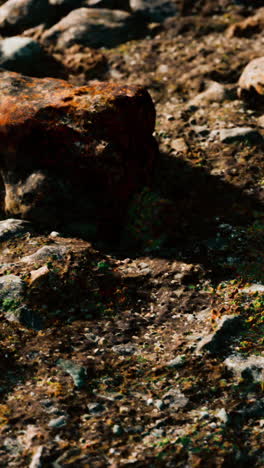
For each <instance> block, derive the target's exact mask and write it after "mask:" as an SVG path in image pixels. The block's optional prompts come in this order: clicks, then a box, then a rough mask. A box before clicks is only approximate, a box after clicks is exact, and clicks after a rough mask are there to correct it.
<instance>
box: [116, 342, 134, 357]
mask: <svg viewBox="0 0 264 468" xmlns="http://www.w3.org/2000/svg"><path fill="white" fill-rule="evenodd" d="M112 350H113V351H114V353H117V354H120V355H121V356H131V355H132V354H134V353H135V352H136V351H137V347H136V346H135V345H133V344H130V343H127V344H120V345H115V346H113V347H112Z"/></svg>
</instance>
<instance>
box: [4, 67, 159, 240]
mask: <svg viewBox="0 0 264 468" xmlns="http://www.w3.org/2000/svg"><path fill="white" fill-rule="evenodd" d="M0 90H1V93H0V96H1V97H0V135H1V139H0V154H1V159H0V169H1V175H2V178H3V181H4V185H5V192H6V193H5V210H6V212H7V213H9V214H11V215H13V216H14V215H15V216H17V217H20V218H24V219H29V220H34V221H35V222H39V223H41V224H45V225H52V228H53V229H54V227H56V226H58V225H59V224H61V223H64V226H65V222H67V221H68V222H71V223H73V222H77V221H78V222H79V221H82V222H85V223H90V224H93V223H95V224H96V225H97V226H99V233H101V235H104V236H105V235H111V233H113V231H114V232H117V230H118V229H119V223H120V221H121V220H122V219H123V216H124V215H125V210H126V208H127V204H128V202H129V200H130V198H131V196H132V195H133V194H134V193H135V191H136V190H137V189H138V188H139V187H140V186H141V185H147V184H148V183H150V181H151V176H152V172H153V169H154V167H155V163H156V161H157V159H158V149H157V144H156V142H155V140H154V138H153V136H152V133H153V131H154V125H155V109H154V105H153V103H152V100H151V98H150V96H149V94H148V93H147V91H145V90H143V89H142V88H140V87H134V86H120V85H118V84H110V83H93V84H91V85H90V86H86V87H81V88H79V87H73V86H72V85H70V84H69V83H67V82H64V81H62V80H55V79H51V78H50V79H48V78H47V79H37V78H30V77H25V76H22V75H19V74H17V73H12V72H2V73H0ZM106 226H107V229H106Z"/></svg>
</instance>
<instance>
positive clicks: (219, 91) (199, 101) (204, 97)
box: [188, 81, 226, 107]
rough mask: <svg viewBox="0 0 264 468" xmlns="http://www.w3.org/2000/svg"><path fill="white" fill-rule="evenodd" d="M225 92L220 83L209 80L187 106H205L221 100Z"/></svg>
mask: <svg viewBox="0 0 264 468" xmlns="http://www.w3.org/2000/svg"><path fill="white" fill-rule="evenodd" d="M225 94H226V91H225V87H224V86H223V85H222V84H221V83H217V82H216V81H211V82H210V83H209V84H208V88H207V89H206V90H205V91H203V92H202V93H200V94H198V95H197V96H195V98H193V99H191V101H189V103H188V107H207V106H208V104H211V103H212V102H222V101H223V100H224V98H225Z"/></svg>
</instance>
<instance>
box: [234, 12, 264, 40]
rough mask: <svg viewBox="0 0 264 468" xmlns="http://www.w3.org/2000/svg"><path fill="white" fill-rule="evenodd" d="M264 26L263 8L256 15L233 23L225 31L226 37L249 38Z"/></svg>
mask: <svg viewBox="0 0 264 468" xmlns="http://www.w3.org/2000/svg"><path fill="white" fill-rule="evenodd" d="M263 26H264V8H259V9H258V10H257V13H256V14H255V15H253V16H249V18H246V19H245V20H243V21H239V22H238V23H234V24H232V25H231V26H229V28H228V30H227V33H226V35H227V37H228V38H232V37H250V36H252V35H253V34H256V33H260V32H262V30H263Z"/></svg>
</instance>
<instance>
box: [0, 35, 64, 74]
mask: <svg viewBox="0 0 264 468" xmlns="http://www.w3.org/2000/svg"><path fill="white" fill-rule="evenodd" d="M0 66H1V67H3V68H6V69H7V70H11V71H16V72H20V73H25V74H26V75H29V76H39V77H41V76H48V75H49V76H53V77H66V74H65V72H64V71H63V69H62V66H61V65H60V64H59V63H58V62H57V61H56V60H55V59H54V58H53V57H51V56H48V55H47V54H46V52H44V50H43V49H42V47H41V46H40V44H39V43H38V42H37V41H35V40H34V39H31V38H29V37H20V36H14V37H9V38H7V39H3V40H2V41H0Z"/></svg>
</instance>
